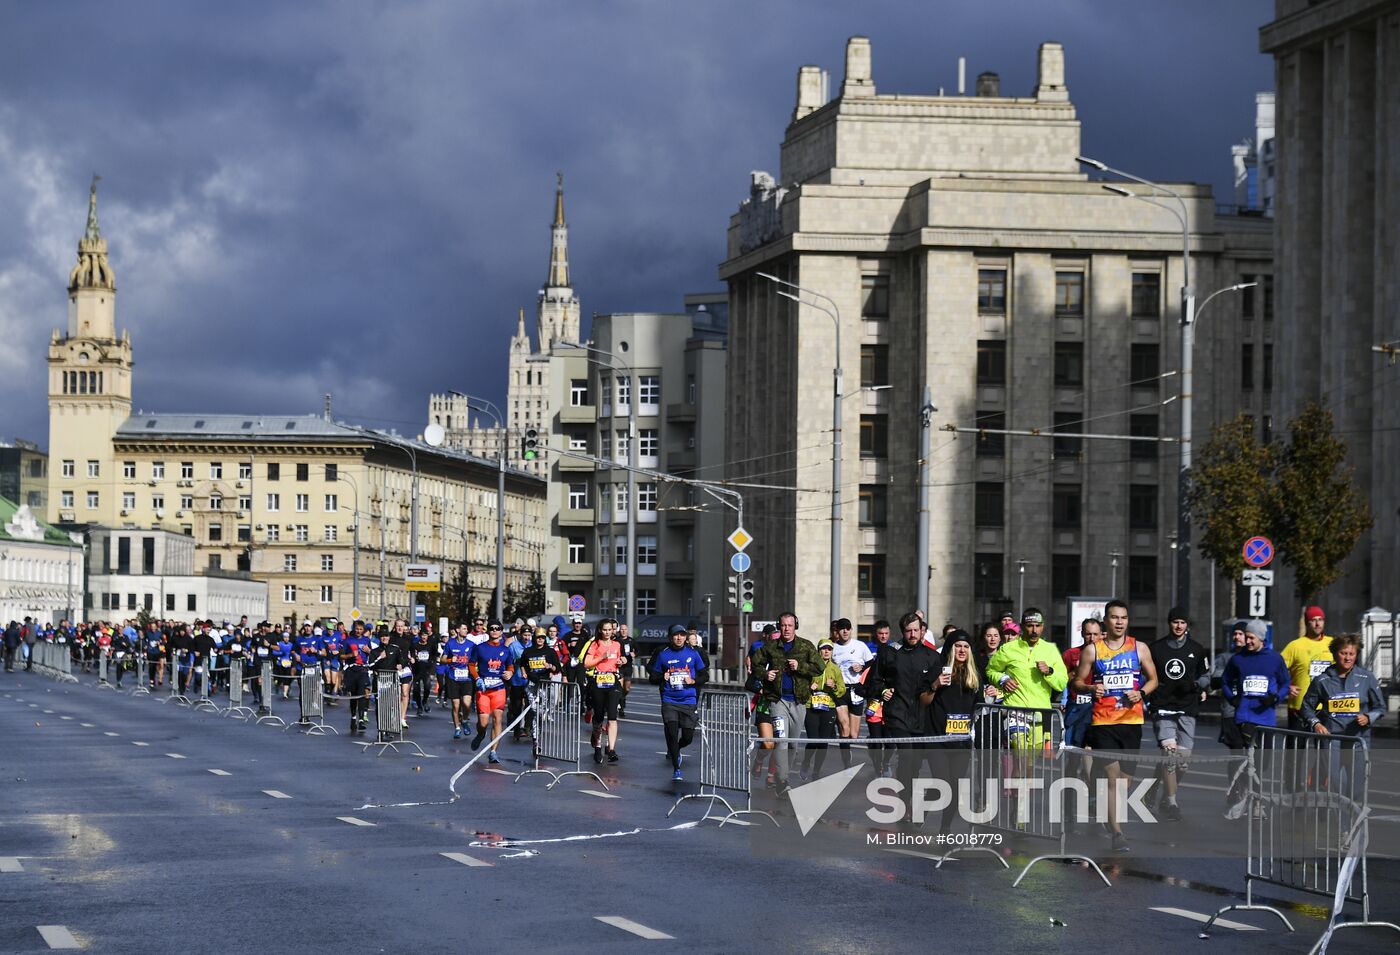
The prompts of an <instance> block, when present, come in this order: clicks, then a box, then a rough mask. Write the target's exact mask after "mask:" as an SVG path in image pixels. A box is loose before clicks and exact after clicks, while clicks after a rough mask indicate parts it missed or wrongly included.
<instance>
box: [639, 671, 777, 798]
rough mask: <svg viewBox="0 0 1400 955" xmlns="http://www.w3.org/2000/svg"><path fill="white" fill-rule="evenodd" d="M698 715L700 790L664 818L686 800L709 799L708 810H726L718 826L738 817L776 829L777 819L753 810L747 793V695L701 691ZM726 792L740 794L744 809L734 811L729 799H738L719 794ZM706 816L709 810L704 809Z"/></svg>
mask: <svg viewBox="0 0 1400 955" xmlns="http://www.w3.org/2000/svg"><path fill="white" fill-rule="evenodd" d="M697 715H698V717H699V723H700V731H699V735H700V776H699V788H698V791H697V792H693V793H687V794H686V795H684V796H681V797H680V798H679V799H677V800H676V801H675V803H674V804H672V806H671V809H670V811H669V812H667V813H666V815H667V816H670V815H671V813H674V812H675V811H676V809H677V808H678V807H679V806H680V804H681V803H683V802H685V801H686V800H687V799H708V800H709V801H710V803H709V805H710V808H713V806H714V804H715V803H716V802H718V803H721V804H723V806H724V808H725V809H727V810H728V811H729V814H728V815H726V816H725V817H724V818H722V819H721V820H720V825H721V826H723V825H724V824H725V823H726V822H729V821H730V820H731V819H736V818H738V817H739V816H767V817H768V819H770V820H771V821H772V822H773V825H775V826H776V825H777V824H778V820H776V819H774V818H773V817H772V816H771V815H769V814H768V813H766V812H764V811H763V810H761V809H754V808H753V796H752V794H751V793H750V792H749V784H750V781H751V779H752V776H751V774H750V772H749V761H750V758H751V757H752V754H753V743H752V741H751V740H750V738H749V719H750V714H749V694H748V693H745V692H742V691H735V690H701V691H700V703H699V706H698V708H697ZM726 792H728V793H734V794H739V793H742V794H743V797H744V808H742V809H735V808H734V806H733V804H732V803H730V801H729V800H730V799H734V800H735V801H736V802H737V801H738V796H737V795H732V796H729V797H726V796H724V795H722V793H726ZM708 814H709V809H707V810H706V815H707V816H708Z"/></svg>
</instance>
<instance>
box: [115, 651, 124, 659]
mask: <svg viewBox="0 0 1400 955" xmlns="http://www.w3.org/2000/svg"><path fill="white" fill-rule="evenodd" d="M124 656H126V651H125V650H118V651H117V659H118V660H120V659H121V658H122V657H124Z"/></svg>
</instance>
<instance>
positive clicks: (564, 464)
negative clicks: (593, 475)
mask: <svg viewBox="0 0 1400 955" xmlns="http://www.w3.org/2000/svg"><path fill="white" fill-rule="evenodd" d="M554 460H555V461H557V462H558V463H559V470H561V471H569V472H571V473H577V472H581V471H592V470H593V467H594V464H593V462H592V461H589V460H587V459H585V458H576V457H573V456H572V455H568V454H556V455H555V456H554Z"/></svg>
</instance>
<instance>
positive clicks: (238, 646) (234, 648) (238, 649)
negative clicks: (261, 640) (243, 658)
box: [228, 643, 243, 653]
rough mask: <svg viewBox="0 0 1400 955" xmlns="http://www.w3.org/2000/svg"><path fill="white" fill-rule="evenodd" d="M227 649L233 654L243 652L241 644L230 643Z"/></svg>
mask: <svg viewBox="0 0 1400 955" xmlns="http://www.w3.org/2000/svg"><path fill="white" fill-rule="evenodd" d="M228 648H229V649H230V650H232V651H233V652H234V653H242V652H243V644H241V643H231V644H229V647H228Z"/></svg>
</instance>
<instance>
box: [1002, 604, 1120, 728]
mask: <svg viewBox="0 0 1400 955" xmlns="http://www.w3.org/2000/svg"><path fill="white" fill-rule="evenodd" d="M1044 633H1045V616H1044V615H1043V614H1042V613H1041V612H1040V610H1039V609H1037V608H1035V607H1027V608H1026V609H1025V612H1024V613H1022V614H1021V636H1020V639H1017V640H1010V641H1007V642H1006V643H1003V644H1002V645H1001V646H1000V647H999V648H998V649H997V651H996V653H994V654H992V656H991V659H989V660H988V661H987V679H988V680H990V681H991V682H993V683H995V684H996V685H997V686H998V687H999V688H1000V689H1001V691H1002V693H1003V694H1004V697H1005V698H1004V701H1003V702H1005V704H1006V705H1007V706H1014V707H1024V708H1026V709H1033V710H1048V709H1050V704H1051V701H1052V700H1053V699H1055V698H1056V697H1057V696H1059V694H1060V691H1061V690H1063V689H1064V688H1065V685H1066V684H1067V683H1068V681H1069V674H1068V673H1066V672H1065V662H1064V661H1063V660H1062V659H1060V651H1059V650H1058V649H1056V647H1055V645H1054V644H1052V643H1051V642H1050V641H1048V640H1042V639H1041V637H1042V636H1043V635H1044ZM1081 662H1082V657H1081ZM1139 709H1141V708H1139Z"/></svg>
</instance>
